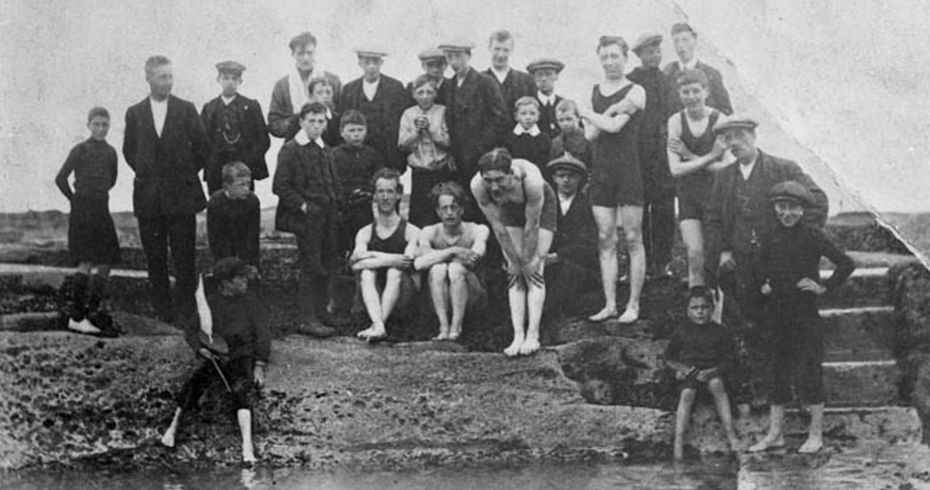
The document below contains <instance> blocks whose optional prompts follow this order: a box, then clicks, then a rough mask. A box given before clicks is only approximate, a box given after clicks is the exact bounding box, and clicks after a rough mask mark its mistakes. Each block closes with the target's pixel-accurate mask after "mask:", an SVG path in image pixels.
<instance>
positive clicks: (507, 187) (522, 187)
mask: <svg viewBox="0 0 930 490" xmlns="http://www.w3.org/2000/svg"><path fill="white" fill-rule="evenodd" d="M478 172H479V174H478V175H476V176H475V177H474V178H473V179H472V181H471V191H472V194H474V196H475V199H476V200H477V201H478V207H480V208H481V211H482V212H483V213H484V215H485V217H487V219H488V223H490V225H491V229H492V230H494V236H495V237H497V241H498V243H500V246H501V251H502V252H503V253H504V258H505V259H506V260H507V275H508V282H509V285H510V288H509V290H508V300H509V303H510V318H511V322H512V323H513V343H512V344H510V346H509V347H507V348H506V349H504V354H506V355H508V356H515V355H518V354H522V355H527V354H532V353H534V352H536V351H538V350H539V322H540V320H541V318H542V311H543V304H544V303H545V300H546V283H545V281H544V279H543V277H544V276H543V273H544V268H545V264H546V255H547V254H548V253H549V247H550V246H551V245H552V237H553V235H554V233H555V229H556V222H557V220H558V211H557V209H558V208H557V206H558V199H557V198H556V195H555V192H554V191H553V190H552V188H551V187H549V184H547V183H546V181H545V180H544V179H543V176H542V173H541V172H540V171H539V168H537V167H536V166H535V165H534V164H533V163H532V162H529V161H526V160H520V159H517V160H512V159H511V157H510V153H509V152H507V150H505V149H503V148H496V149H494V150H491V151H490V152H488V153H485V154H484V155H483V156H482V157H481V159H479V160H478ZM527 320H528V321H527ZM524 324H526V330H525V331H524Z"/></svg>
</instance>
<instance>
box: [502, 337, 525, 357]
mask: <svg viewBox="0 0 930 490" xmlns="http://www.w3.org/2000/svg"><path fill="white" fill-rule="evenodd" d="M522 345H523V339H513V343H512V344H510V347H507V348H506V349H504V355H505V356H507V357H513V356H516V355H518V354H520V347H521V346H522Z"/></svg>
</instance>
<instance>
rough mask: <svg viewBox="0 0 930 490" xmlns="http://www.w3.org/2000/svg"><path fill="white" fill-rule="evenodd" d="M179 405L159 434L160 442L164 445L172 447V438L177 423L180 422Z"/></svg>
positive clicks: (175, 433) (176, 430) (175, 431)
mask: <svg viewBox="0 0 930 490" xmlns="http://www.w3.org/2000/svg"><path fill="white" fill-rule="evenodd" d="M181 412H182V410H181V407H178V408H177V410H175V411H174V418H173V419H171V425H169V426H168V429H167V430H166V431H165V433H164V434H162V436H161V444H162V445H163V446H165V447H174V438H175V436H176V435H177V433H178V425H179V424H180V423H181Z"/></svg>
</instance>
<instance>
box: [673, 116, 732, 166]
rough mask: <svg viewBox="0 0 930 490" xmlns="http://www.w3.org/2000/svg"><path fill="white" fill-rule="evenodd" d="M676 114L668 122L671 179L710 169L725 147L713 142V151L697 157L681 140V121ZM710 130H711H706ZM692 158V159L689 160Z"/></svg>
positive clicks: (718, 141) (720, 143)
mask: <svg viewBox="0 0 930 490" xmlns="http://www.w3.org/2000/svg"><path fill="white" fill-rule="evenodd" d="M679 118H680V116H679V115H678V114H675V115H673V116H672V117H671V118H669V120H668V148H667V150H666V152H667V154H668V169H669V171H670V172H671V174H672V177H683V176H685V175H690V174H693V173H695V172H698V171H700V170H701V169H704V168H710V166H711V164H713V163H716V162H719V161H720V158H721V157H722V156H723V152H724V151H725V149H726V146H725V145H724V144H723V143H722V142H721V141H720V140H719V139H717V140H715V141H714V149H713V150H711V152H710V153H708V154H706V155H702V156H697V155H694V154H693V153H691V151H690V150H689V149H688V148H687V147H686V146H685V144H684V142H683V141H682V140H681V120H680V119H679ZM708 130H711V128H708ZM691 157H693V158H691Z"/></svg>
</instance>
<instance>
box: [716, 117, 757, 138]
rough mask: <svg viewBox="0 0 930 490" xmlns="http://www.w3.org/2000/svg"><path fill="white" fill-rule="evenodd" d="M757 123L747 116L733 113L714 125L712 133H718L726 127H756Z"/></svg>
mask: <svg viewBox="0 0 930 490" xmlns="http://www.w3.org/2000/svg"><path fill="white" fill-rule="evenodd" d="M758 125H759V123H758V122H756V120H755V119H753V118H751V117H749V116H743V115H739V114H733V115H732V116H730V117H728V118H726V119H724V120H723V122H719V123H717V125H716V126H714V133H717V134H720V133H722V132H724V131H726V130H728V129H737V128H742V129H753V130H754V129H756V126H758Z"/></svg>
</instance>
